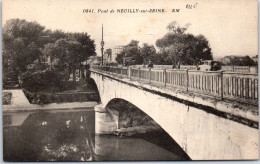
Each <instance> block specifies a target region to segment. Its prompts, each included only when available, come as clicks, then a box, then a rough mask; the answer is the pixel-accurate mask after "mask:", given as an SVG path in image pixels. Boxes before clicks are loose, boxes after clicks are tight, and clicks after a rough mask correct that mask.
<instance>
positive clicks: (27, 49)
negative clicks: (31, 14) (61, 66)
mask: <svg viewBox="0 0 260 164" xmlns="http://www.w3.org/2000/svg"><path fill="white" fill-rule="evenodd" d="M43 30H44V27H43V26H41V25H39V24H38V23H37V22H27V21H25V20H20V19H11V20H8V21H7V22H6V24H5V25H4V27H3V62H4V63H3V64H4V66H5V67H4V68H3V69H4V72H5V74H8V70H10V69H11V70H13V74H15V76H18V75H19V74H21V73H22V72H25V71H26V66H27V65H29V64H31V63H33V62H34V61H35V60H36V59H39V60H40V56H41V55H42V53H41V51H40V47H39V40H38V38H39V36H40V34H41V32H42V31H43ZM8 63H9V64H8ZM10 63H12V64H10ZM10 67H12V68H10Z"/></svg>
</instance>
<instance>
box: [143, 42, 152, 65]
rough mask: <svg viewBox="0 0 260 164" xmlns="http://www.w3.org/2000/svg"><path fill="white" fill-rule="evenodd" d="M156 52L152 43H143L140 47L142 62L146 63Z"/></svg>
mask: <svg viewBox="0 0 260 164" xmlns="http://www.w3.org/2000/svg"><path fill="white" fill-rule="evenodd" d="M155 54H156V49H155V48H154V46H153V45H148V44H147V43H144V44H143V46H142V47H141V48H140V55H141V57H142V58H143V61H144V63H148V61H149V60H152V58H153V56H154V55H155Z"/></svg>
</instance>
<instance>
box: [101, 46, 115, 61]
mask: <svg viewBox="0 0 260 164" xmlns="http://www.w3.org/2000/svg"><path fill="white" fill-rule="evenodd" d="M103 57H104V58H103V60H104V63H105V64H109V63H113V61H112V49H111V48H109V49H106V51H105V53H104V56H103Z"/></svg>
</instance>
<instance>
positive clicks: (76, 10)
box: [2, 0, 258, 59]
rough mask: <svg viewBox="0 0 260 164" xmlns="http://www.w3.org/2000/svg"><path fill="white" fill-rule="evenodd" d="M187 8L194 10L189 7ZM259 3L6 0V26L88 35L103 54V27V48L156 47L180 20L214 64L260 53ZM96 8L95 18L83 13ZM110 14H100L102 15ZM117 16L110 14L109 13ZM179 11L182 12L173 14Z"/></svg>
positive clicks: (242, 0) (231, 0)
mask: <svg viewBox="0 0 260 164" xmlns="http://www.w3.org/2000/svg"><path fill="white" fill-rule="evenodd" d="M187 5H188V6H190V5H191V8H187ZM257 5H258V4H257V1H256V0H218V1H217V0H197V1H196V0H160V1H157V0H123V1H122V0H106V1H104V0H40V1H38V0H3V5H2V26H4V25H5V22H6V20H9V19H13V18H20V19H26V20H27V21H37V22H38V23H40V24H41V25H43V26H45V28H46V29H51V30H55V29H59V30H63V31H64V32H86V33H88V34H89V35H90V36H91V38H92V39H94V40H95V44H96V52H97V54H98V55H100V54H101V51H100V48H101V47H100V41H101V27H102V24H103V26H104V41H105V46H104V48H105V49H107V48H114V47H115V46H118V45H126V44H128V43H129V42H130V41H131V40H138V41H140V46H141V45H142V44H143V43H148V44H153V45H154V46H155V42H156V40H157V39H160V38H162V37H163V36H164V35H165V34H166V33H167V32H168V31H167V29H166V27H167V25H168V24H169V23H170V22H172V21H176V22H177V23H178V24H179V25H180V26H184V25H185V24H188V23H189V24H190V26H189V28H188V30H187V32H188V33H191V34H194V35H199V34H202V35H204V36H205V37H206V38H207V39H208V41H209V44H210V47H211V48H212V53H213V57H214V58H215V59H218V58H221V57H224V56H227V55H238V56H242V55H249V56H251V57H252V56H255V55H257V54H258V26H257V24H258V22H257V21H258V11H257ZM84 9H94V11H95V13H83V10H84ZM99 9H101V10H102V11H105V10H108V13H98V10H99ZM112 9H113V10H114V11H115V12H114V13H110V11H111V10H112ZM117 9H132V10H133V9H139V11H140V10H150V9H164V10H165V12H164V13H140V12H138V13H117ZM173 9H180V11H179V12H172V10H173Z"/></svg>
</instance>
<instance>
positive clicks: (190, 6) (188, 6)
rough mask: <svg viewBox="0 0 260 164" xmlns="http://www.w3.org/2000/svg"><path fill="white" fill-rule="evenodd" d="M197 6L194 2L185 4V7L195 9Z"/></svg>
mask: <svg viewBox="0 0 260 164" xmlns="http://www.w3.org/2000/svg"><path fill="white" fill-rule="evenodd" d="M197 6H198V3H195V4H192V5H191V4H187V5H186V9H195V8H197Z"/></svg>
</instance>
